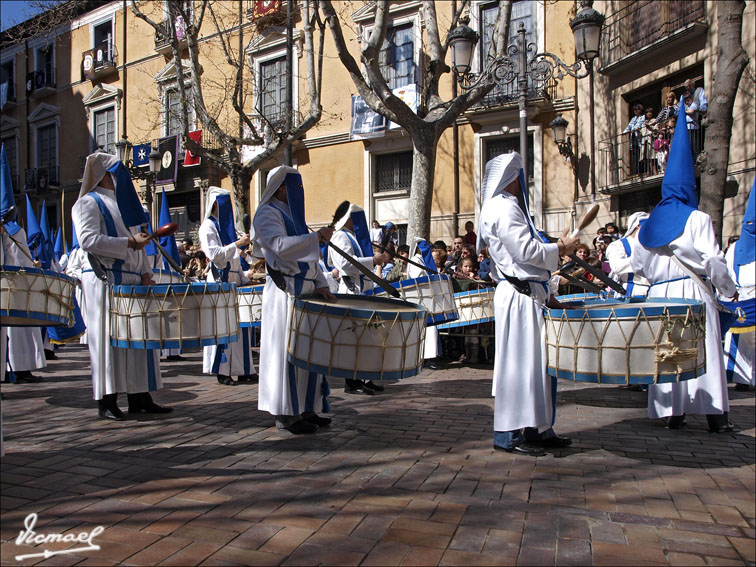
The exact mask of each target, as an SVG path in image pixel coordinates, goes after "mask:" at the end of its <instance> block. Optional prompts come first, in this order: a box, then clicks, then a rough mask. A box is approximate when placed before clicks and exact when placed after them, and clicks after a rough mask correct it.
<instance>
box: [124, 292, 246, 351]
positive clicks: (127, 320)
mask: <svg viewBox="0 0 756 567" xmlns="http://www.w3.org/2000/svg"><path fill="white" fill-rule="evenodd" d="M238 331H239V307H238V305H237V303H236V284H228V283H210V282H208V283H205V282H201V283H190V284H163V285H151V286H142V285H114V286H112V287H111V291H110V342H111V344H112V345H113V346H115V347H119V348H136V349H158V348H160V349H163V348H165V349H168V348H191V347H199V346H208V345H223V344H228V343H232V342H234V341H236V340H237V333H238Z"/></svg>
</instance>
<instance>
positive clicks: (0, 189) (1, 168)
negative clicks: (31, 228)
mask: <svg viewBox="0 0 756 567" xmlns="http://www.w3.org/2000/svg"><path fill="white" fill-rule="evenodd" d="M15 206H16V201H15V199H14V198H13V178H12V177H11V173H10V164H8V158H7V157H6V155H5V144H3V145H2V146H0V216H2V215H4V214H5V213H7V212H8V210H9V209H10V208H11V207H15ZM3 226H4V227H5V230H6V231H8V234H10V235H11V236H13V235H14V234H16V233H17V232H18V231H19V230H21V227H20V226H19V225H18V223H16V222H15V219H14V220H9V221H8V222H6V223H5V225H3Z"/></svg>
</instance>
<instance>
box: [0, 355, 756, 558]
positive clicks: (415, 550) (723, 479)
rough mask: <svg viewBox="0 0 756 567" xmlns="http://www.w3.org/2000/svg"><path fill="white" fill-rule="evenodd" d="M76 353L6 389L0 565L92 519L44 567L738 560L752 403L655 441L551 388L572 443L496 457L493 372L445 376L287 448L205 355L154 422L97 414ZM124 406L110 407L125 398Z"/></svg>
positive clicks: (635, 399) (175, 380)
mask: <svg viewBox="0 0 756 567" xmlns="http://www.w3.org/2000/svg"><path fill="white" fill-rule="evenodd" d="M88 371H89V359H88V355H87V351H86V350H84V349H82V348H81V347H78V346H76V347H66V348H65V349H63V350H61V351H59V360H55V361H51V363H50V366H49V367H48V369H47V370H46V371H42V372H39V375H41V376H43V377H44V380H45V381H44V382H43V383H42V384H24V385H12V384H3V385H2V397H3V401H2V412H3V420H4V425H3V431H4V434H5V448H6V452H7V454H6V456H5V457H4V458H3V460H2V477H1V478H0V480H1V481H2V485H1V486H0V489H1V490H2V493H1V495H2V498H1V507H2V524H1V527H0V537H1V538H2V544H1V545H0V547H1V550H0V555H1V559H2V564H4V565H15V564H17V562H16V560H15V556H17V555H20V554H28V553H38V552H41V551H42V549H43V548H46V549H49V550H57V549H63V548H66V549H68V548H74V547H81V544H73V543H68V544H65V543H58V544H47V545H45V546H38V547H29V546H26V545H22V546H17V545H16V544H15V538H16V536H18V534H19V531H20V530H22V529H23V525H24V518H25V517H26V516H27V515H28V514H30V513H32V512H35V513H37V514H38V521H37V524H36V528H35V530H36V531H37V532H38V533H40V534H50V533H72V534H78V533H79V532H82V531H84V530H91V529H93V528H94V527H95V526H97V525H102V526H104V527H105V531H104V533H102V534H101V535H99V536H97V537H96V538H95V540H94V543H96V544H98V545H99V546H100V550H99V551H87V552H81V553H80V554H61V555H56V556H54V557H51V558H49V559H44V558H36V559H30V560H27V561H25V564H33V563H34V562H35V561H36V562H39V563H38V564H40V565H74V564H78V565H110V564H128V565H154V564H165V565H186V564H206V565H231V564H249V565H278V564H281V565H318V564H323V565H357V564H362V565H386V564H397V565H398V564H401V565H436V564H440V565H504V564H512V565H513V564H518V565H528V564H531V565H532V564H538V565H542V564H554V563H556V564H559V565H589V564H595V565H609V564H610V565H619V564H626V565H627V564H632V565H645V564H678V565H682V564H684V565H709V564H711V565H743V564H750V565H753V564H754V563H755V562H756V551H755V549H756V543H755V542H756V539H755V536H754V528H755V527H756V520H755V519H754V517H755V516H756V512H755V510H754V493H755V488H756V487H755V486H754V484H755V480H754V468H755V467H754V463H755V462H756V455H755V449H756V443H755V441H754V419H755V415H754V395H753V393H748V394H741V393H737V392H734V391H733V390H730V403H731V419H732V421H734V422H735V423H736V424H737V425H738V429H737V431H736V433H734V434H731V435H720V436H715V435H711V434H709V433H708V432H707V431H706V421H705V419H704V418H703V417H700V416H690V417H688V422H689V426H688V427H687V428H685V429H683V430H678V431H669V430H667V429H665V428H664V427H663V426H662V424H661V423H659V422H656V421H651V420H648V419H647V418H646V403H645V402H646V395H645V393H636V392H630V391H629V390H627V389H626V388H620V387H612V386H603V387H596V386H579V385H574V384H572V383H569V382H565V381H560V394H559V418H558V422H557V429H558V431H559V432H560V433H561V434H564V435H569V436H571V437H573V440H574V445H573V446H572V447H570V448H569V449H568V450H562V451H555V452H553V453H551V454H549V455H548V456H546V457H542V458H539V459H533V458H528V457H519V456H512V455H510V454H507V453H500V452H495V451H493V450H492V447H491V446H492V431H491V430H492V421H493V412H492V400H491V396H490V393H491V370H490V368H483V367H476V368H469V367H456V368H453V369H448V370H441V371H437V372H433V373H429V372H424V373H423V375H422V376H421V377H419V378H414V379H411V380H407V381H405V382H401V383H396V384H392V385H389V386H387V388H386V392H385V393H384V394H383V395H380V396H374V397H372V398H371V397H363V396H345V395H344V394H343V387H342V386H343V381H341V380H331V381H330V382H331V386H332V389H333V393H332V396H331V402H332V408H333V411H334V414H333V415H334V423H333V425H332V426H331V427H330V428H328V429H322V430H320V431H319V432H318V433H317V434H316V435H313V436H304V437H293V436H291V435H289V434H288V433H281V432H279V431H277V430H276V429H275V428H274V427H271V426H272V420H271V418H270V416H269V415H267V414H263V413H260V412H258V411H257V409H256V408H257V386H256V385H250V386H237V387H235V388H229V387H225V386H220V385H218V384H217V383H216V381H215V379H214V377H211V376H202V375H200V372H201V356H200V354H199V353H191V354H190V355H189V356H188V357H187V360H186V361H184V362H174V363H164V364H163V376H164V381H165V386H166V388H165V390H163V391H162V392H160V393H158V394H157V395H156V396H155V399H156V400H157V401H159V402H160V403H166V404H169V405H173V406H175V408H176V411H175V412H174V413H173V414H170V415H169V416H167V417H160V418H146V417H144V418H140V419H129V420H127V421H125V422H121V423H111V422H105V421H101V420H97V419H95V416H96V411H95V406H94V402H93V401H92V399H91V383H90V378H89V376H88V374H87V373H88ZM121 397H122V398H123V399H122V400H120V402H121V407H122V408H125V406H126V400H125V396H121Z"/></svg>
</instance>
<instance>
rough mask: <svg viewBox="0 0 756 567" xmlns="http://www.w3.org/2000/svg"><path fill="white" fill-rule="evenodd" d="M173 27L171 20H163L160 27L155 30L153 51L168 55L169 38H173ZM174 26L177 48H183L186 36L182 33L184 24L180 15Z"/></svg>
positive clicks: (169, 51)
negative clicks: (177, 42) (177, 41)
mask: <svg viewBox="0 0 756 567" xmlns="http://www.w3.org/2000/svg"><path fill="white" fill-rule="evenodd" d="M173 28H174V26H172V25H171V22H169V21H168V20H164V21H163V22H162V24H161V26H160V29H159V30H155V51H157V52H158V53H160V54H161V55H168V54H170V53H171V49H172V48H171V40H172V39H173V31H174V30H173ZM175 28H176V37H177V39H178V40H179V48H181V49H183V48H184V47H186V36H185V34H184V30H185V29H186V24H185V23H184V21H183V20H182V19H181V18H180V17H179V18H178V19H177V20H176V25H175Z"/></svg>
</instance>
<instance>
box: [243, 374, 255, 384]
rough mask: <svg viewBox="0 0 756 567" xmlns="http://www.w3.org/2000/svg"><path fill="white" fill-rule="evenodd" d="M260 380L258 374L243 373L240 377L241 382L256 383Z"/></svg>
mask: <svg viewBox="0 0 756 567" xmlns="http://www.w3.org/2000/svg"><path fill="white" fill-rule="evenodd" d="M259 380H260V377H259V376H258V375H257V374H242V375H241V376H239V378H238V382H239V384H254V383H257V382H258V381H259Z"/></svg>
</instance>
